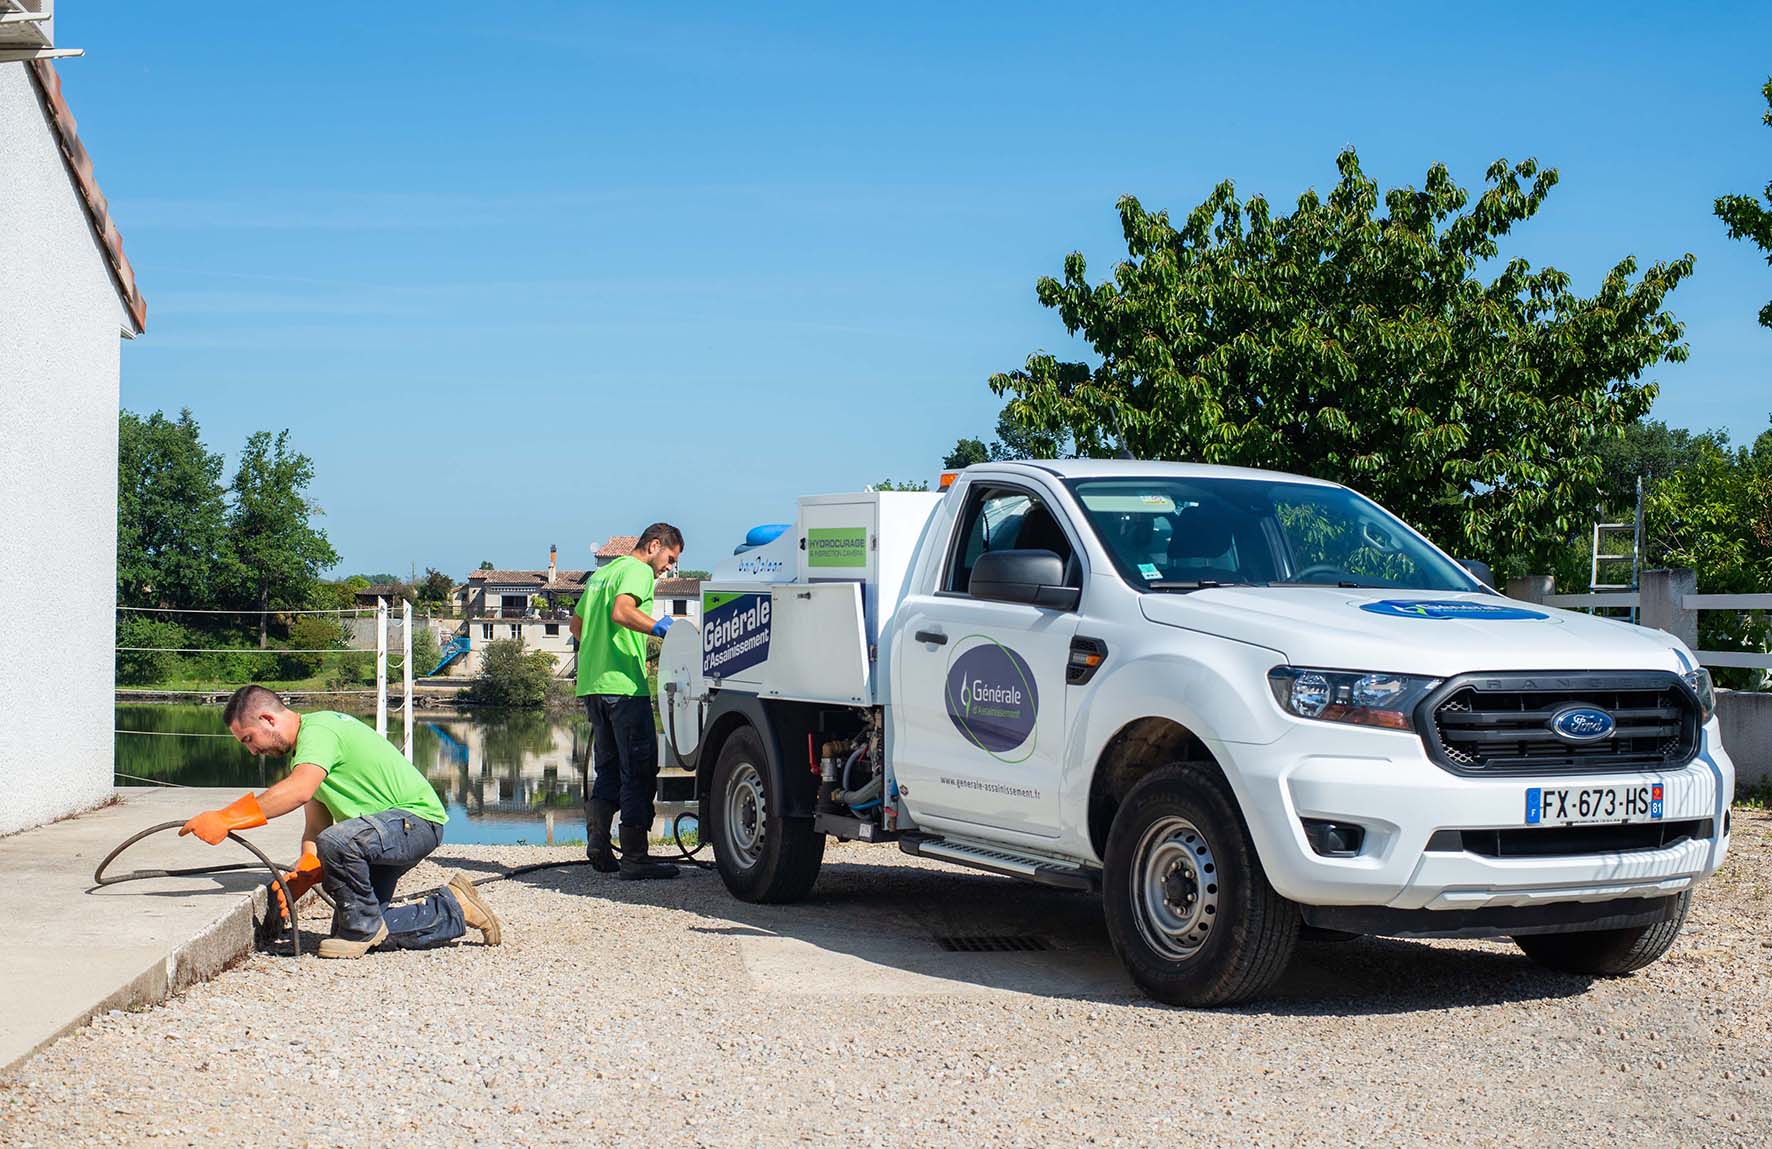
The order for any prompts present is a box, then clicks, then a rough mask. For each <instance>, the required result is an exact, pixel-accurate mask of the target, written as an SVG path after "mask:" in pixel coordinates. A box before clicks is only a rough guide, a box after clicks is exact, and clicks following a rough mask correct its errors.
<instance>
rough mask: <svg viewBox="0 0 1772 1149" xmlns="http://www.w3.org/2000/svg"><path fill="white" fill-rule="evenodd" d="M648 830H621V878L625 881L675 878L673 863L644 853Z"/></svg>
mask: <svg viewBox="0 0 1772 1149" xmlns="http://www.w3.org/2000/svg"><path fill="white" fill-rule="evenodd" d="M649 828H650V827H647V826H627V825H624V826H622V828H621V877H622V878H623V879H625V880H627V881H630V882H632V881H638V880H640V879H643V878H674V877H676V876H677V867H676V865H675V864H674V863H671V862H667V861H665V860H664V859H663V858H655V857H653V856H652V855H651V854H648V853H647V852H646V831H647V830H648V829H649Z"/></svg>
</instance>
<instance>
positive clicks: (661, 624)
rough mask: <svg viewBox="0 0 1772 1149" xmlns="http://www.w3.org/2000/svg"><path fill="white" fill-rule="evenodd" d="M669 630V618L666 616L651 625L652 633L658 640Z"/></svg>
mask: <svg viewBox="0 0 1772 1149" xmlns="http://www.w3.org/2000/svg"><path fill="white" fill-rule="evenodd" d="M669 629H671V616H670V615H668V614H667V615H665V616H664V617H663V618H661V619H659V620H658V621H657V622H655V623H653V624H652V633H653V635H654V636H656V637H658V638H663V637H664V636H665V631H667V630H669Z"/></svg>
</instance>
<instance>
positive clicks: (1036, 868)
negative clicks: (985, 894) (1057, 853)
mask: <svg viewBox="0 0 1772 1149" xmlns="http://www.w3.org/2000/svg"><path fill="white" fill-rule="evenodd" d="M898 848H899V849H901V850H903V851H904V852H905V853H907V854H911V855H914V856H916V857H919V858H934V859H936V860H937V861H942V862H952V863H954V864H955V865H957V866H970V867H971V868H972V869H975V870H985V871H987V872H989V873H993V874H1002V875H1004V876H1005V877H1010V878H1021V879H1023V880H1025V881H1029V882H1038V883H1039V884H1040V885H1042V886H1055V887H1057V888H1058V889H1061V890H1094V889H1096V888H1097V886H1098V885H1099V876H1098V872H1097V871H1095V870H1091V869H1088V868H1086V867H1083V866H1079V865H1077V864H1076V863H1074V862H1066V861H1061V860H1059V859H1057V858H1049V857H1046V856H1044V855H1041V854H1027V853H1023V852H1021V851H1019V850H1016V849H1013V848H1010V847H1005V846H1000V845H996V844H986V843H984V842H971V841H967V840H966V839H964V838H937V837H924V836H922V835H918V834H906V835H904V836H903V837H901V838H900V839H899V840H898Z"/></svg>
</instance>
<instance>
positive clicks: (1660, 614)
mask: <svg viewBox="0 0 1772 1149" xmlns="http://www.w3.org/2000/svg"><path fill="white" fill-rule="evenodd" d="M1507 595H1508V597H1509V598H1517V599H1522V600H1524V601H1526V602H1536V603H1541V604H1543V605H1545V606H1560V607H1567V608H1568V609H1571V610H1597V609H1603V608H1611V609H1615V610H1616V609H1623V608H1632V609H1635V610H1636V611H1637V618H1638V620H1639V621H1640V622H1641V623H1642V625H1644V626H1649V627H1654V628H1655V629H1656V630H1665V631H1667V632H1668V633H1669V634H1671V635H1673V636H1674V637H1675V638H1677V639H1679V640H1680V641H1681V642H1684V643H1685V644H1686V645H1687V646H1689V647H1691V648H1692V653H1693V654H1695V655H1697V656H1698V661H1699V663H1700V664H1701V665H1704V666H1714V667H1739V668H1742V669H1746V670H1772V653H1769V652H1765V651H1749V650H1700V649H1698V614H1699V612H1700V611H1706V610H1734V611H1742V610H1772V594H1699V593H1698V572H1697V571H1694V570H1689V569H1685V568H1676V569H1673V570H1646V571H1644V572H1643V573H1642V578H1641V587H1640V589H1638V590H1634V591H1606V592H1603V593H1598V594H1557V593H1556V586H1555V583H1554V582H1553V580H1552V579H1551V577H1550V576H1549V575H1533V576H1529V577H1527V578H1514V579H1509V580H1507Z"/></svg>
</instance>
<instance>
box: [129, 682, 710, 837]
mask: <svg viewBox="0 0 1772 1149" xmlns="http://www.w3.org/2000/svg"><path fill="white" fill-rule="evenodd" d="M358 717H359V718H362V719H363V721H365V722H368V723H370V724H372V725H373V723H374V715H373V714H367V715H365V714H359V715H358ZM412 727H413V729H412V742H413V748H412V761H413V764H414V765H415V766H417V767H418V769H419V771H420V772H421V773H422V774H424V776H425V778H426V779H427V780H428V781H429V782H430V783H431V786H432V787H433V788H434V789H435V790H436V791H437V796H438V797H439V798H440V799H442V801H443V804H444V806H445V807H446V808H447V809H448V810H449V827H448V829H446V830H445V831H444V841H446V842H451V843H457V844H478V845H508V844H511V843H528V844H530V845H541V844H544V843H546V842H549V841H553V842H555V843H561V842H582V841H583V840H584V836H585V828H584V813H583V800H584V783H583V778H582V774H581V771H582V766H581V764H582V763H583V762H584V760H585V754H586V752H587V751H588V749H589V747H590V739H591V733H590V725H589V723H587V722H586V721H585V720H584V719H583V718H582V717H578V716H574V715H571V714H564V715H550V714H543V713H540V712H538V711H500V712H482V713H476V714H467V715H464V714H462V713H460V712H457V711H448V712H442V713H436V714H426V713H423V712H420V713H418V714H415V715H414V716H413V724H412ZM117 730H118V733H117V735H116V742H117V767H116V769H117V784H118V785H119V786H144V785H153V784H156V783H159V784H172V785H178V786H227V787H234V786H238V787H240V788H242V789H253V790H262V789H264V788H265V787H266V786H269V785H270V784H271V783H273V782H275V781H277V780H278V779H279V778H282V777H283V776H284V775H285V774H287V773H288V772H289V763H288V762H287V761H286V760H285V759H282V758H271V757H265V758H259V757H256V756H255V755H252V754H249V753H247V752H246V749H245V748H244V747H242V746H241V745H240V744H239V743H237V742H235V741H234V739H233V738H232V737H231V736H230V735H229V734H228V732H227V729H226V728H225V727H224V726H223V725H222V721H221V707H219V706H185V705H164V704H159V703H123V702H120V703H118V704H117ZM388 737H389V739H390V741H392V742H393V743H394V744H395V745H396V746H398V745H401V743H402V730H401V718H400V715H399V714H398V713H394V714H390V715H389V716H388ZM688 808H689V807H688V806H686V805H682V804H672V805H667V804H663V803H661V804H660V805H659V807H658V813H659V816H660V825H666V824H667V823H668V819H669V818H670V817H672V816H674V815H675V814H677V813H678V812H680V811H682V810H685V809H688ZM550 816H551V817H550ZM550 822H551V823H552V825H551V829H550ZM687 827H688V823H685V831H687ZM653 832H654V833H655V834H657V833H661V832H662V833H667V834H668V833H669V829H668V826H667V828H664V829H662V830H661V829H660V828H659V826H655V828H654V831H653Z"/></svg>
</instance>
